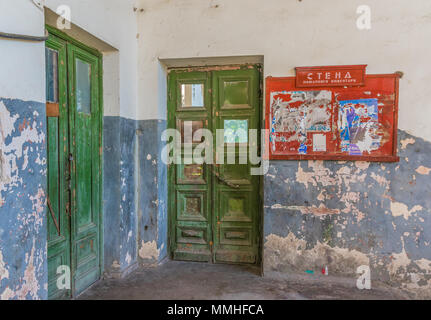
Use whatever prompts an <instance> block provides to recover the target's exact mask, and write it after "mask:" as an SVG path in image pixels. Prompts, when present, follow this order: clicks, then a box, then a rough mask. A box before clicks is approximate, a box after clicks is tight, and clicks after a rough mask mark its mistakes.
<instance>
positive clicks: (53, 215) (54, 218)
mask: <svg viewBox="0 0 431 320" xmlns="http://www.w3.org/2000/svg"><path fill="white" fill-rule="evenodd" d="M46 202H47V203H48V208H49V212H51V217H52V220H53V221H54V224H55V227H56V228H57V232H58V235H59V236H61V232H60V226H59V225H58V221H57V218H56V217H55V214H54V210H52V206H51V201H50V200H49V196H47V197H46Z"/></svg>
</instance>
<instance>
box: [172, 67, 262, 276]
mask: <svg viewBox="0 0 431 320" xmlns="http://www.w3.org/2000/svg"><path fill="white" fill-rule="evenodd" d="M249 67H253V68H256V69H257V70H258V73H259V79H258V82H259V86H258V88H259V89H258V90H259V92H258V108H260V111H259V119H258V120H259V121H260V129H261V130H263V129H265V110H264V108H263V64H261V63H244V64H226V65H214V66H188V67H171V68H168V69H167V89H166V90H167V104H166V111H167V129H170V128H174V129H175V128H176V124H175V119H171V111H172V110H176V105H174V104H175V101H176V99H175V97H173V96H172V93H171V92H170V87H169V83H170V82H169V81H170V76H171V72H172V71H185V72H212V71H223V70H242V69H247V68H249ZM210 87H211V89H210V90H211V94H212V86H210ZM211 101H212V97H211ZM211 103H212V102H211ZM264 148H265V145H264V141H261V143H260V154H261V156H262V155H263V150H264ZM174 178H175V165H174V164H172V165H170V164H169V165H167V180H168V181H167V183H168V188H167V189H168V194H167V199H168V240H167V241H168V245H167V250H168V257H169V259H171V260H173V250H172V248H171V245H172V241H173V239H175V226H174V225H173V221H174V219H172V215H173V214H176V212H175V206H174V202H175V190H174V183H172V182H171V181H173V180H172V179H174ZM258 191H259V201H258V203H259V210H258V214H259V217H258V219H257V223H258V226H257V230H258V234H257V238H258V250H257V261H256V263H255V264H254V265H253V266H257V267H258V268H259V271H260V275H261V276H263V243H264V239H263V235H264V231H263V227H264V207H263V205H264V198H263V197H264V176H263V175H261V176H260V177H259V189H258ZM224 264H227V263H224Z"/></svg>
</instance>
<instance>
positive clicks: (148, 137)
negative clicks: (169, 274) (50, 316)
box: [103, 117, 167, 276]
mask: <svg viewBox="0 0 431 320" xmlns="http://www.w3.org/2000/svg"><path fill="white" fill-rule="evenodd" d="M165 127H166V122H165V121H162V120H140V121H136V120H131V119H126V118H122V117H104V155H103V156H104V183H103V185H104V203H103V205H104V228H105V230H104V238H105V241H104V251H105V260H104V267H105V273H106V274H107V275H112V276H122V275H124V274H125V273H127V272H128V271H130V270H131V269H133V268H134V267H136V264H137V263H138V262H140V263H141V264H144V265H156V264H157V263H158V262H159V261H160V260H161V259H163V258H164V257H165V256H166V255H167V245H166V244H167V209H166V196H167V180H166V179H167V178H166V172H167V170H166V165H164V164H163V163H162V162H161V161H159V159H160V157H161V150H162V142H161V140H160V137H161V133H162V131H163V130H164V129H165Z"/></svg>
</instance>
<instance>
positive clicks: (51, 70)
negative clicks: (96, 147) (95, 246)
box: [46, 35, 70, 299]
mask: <svg viewBox="0 0 431 320" xmlns="http://www.w3.org/2000/svg"><path fill="white" fill-rule="evenodd" d="M66 52H67V50H66V42H64V41H63V40H61V39H59V38H57V37H55V36H53V35H50V37H49V39H48V40H47V41H46V69H47V70H46V75H47V77H46V81H47V83H46V88H47V95H46V96H47V102H48V103H50V104H51V105H53V106H54V109H56V110H58V112H54V113H53V114H51V113H47V148H48V158H47V163H48V199H49V204H48V209H47V211H48V212H47V219H48V297H49V299H61V298H68V297H70V290H59V289H58V288H57V268H58V267H59V266H62V265H64V266H68V267H69V268H70V223H69V215H68V206H69V191H68V179H69V178H70V175H69V170H68V169H69V168H68V157H67V155H68V149H69V148H68V138H67V130H68V117H67V105H68V102H67V64H66V61H67V60H66V59H67V57H66ZM59 231H60V232H59Z"/></svg>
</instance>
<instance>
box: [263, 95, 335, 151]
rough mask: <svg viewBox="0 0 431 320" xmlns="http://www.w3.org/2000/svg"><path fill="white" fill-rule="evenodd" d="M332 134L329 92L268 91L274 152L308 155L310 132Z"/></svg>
mask: <svg viewBox="0 0 431 320" xmlns="http://www.w3.org/2000/svg"><path fill="white" fill-rule="evenodd" d="M331 131H332V92H331V91H328V90H319V91H317V90H316V91H279V92H271V135H270V141H271V145H272V149H273V150H283V151H284V152H288V153H297V154H307V153H308V149H309V147H311V145H312V133H314V132H331ZM325 139H326V138H325ZM325 141H326V140H325Z"/></svg>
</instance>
